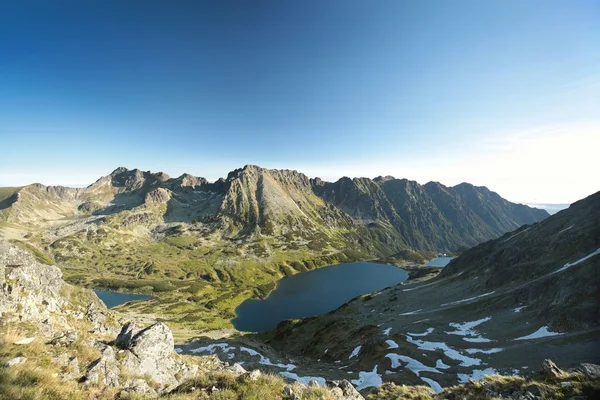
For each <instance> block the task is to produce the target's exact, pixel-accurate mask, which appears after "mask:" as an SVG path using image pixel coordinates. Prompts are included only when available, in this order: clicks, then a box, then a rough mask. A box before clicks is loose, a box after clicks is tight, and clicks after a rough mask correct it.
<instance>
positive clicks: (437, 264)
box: [425, 257, 455, 267]
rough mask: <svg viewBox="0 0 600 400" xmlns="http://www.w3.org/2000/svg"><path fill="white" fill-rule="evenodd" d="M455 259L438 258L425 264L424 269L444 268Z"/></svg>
mask: <svg viewBox="0 0 600 400" xmlns="http://www.w3.org/2000/svg"><path fill="white" fill-rule="evenodd" d="M454 258H455V257H438V258H434V259H433V260H431V261H429V262H428V263H427V264H425V266H426V267H445V266H446V265H448V264H449V263H450V261H452V259H454Z"/></svg>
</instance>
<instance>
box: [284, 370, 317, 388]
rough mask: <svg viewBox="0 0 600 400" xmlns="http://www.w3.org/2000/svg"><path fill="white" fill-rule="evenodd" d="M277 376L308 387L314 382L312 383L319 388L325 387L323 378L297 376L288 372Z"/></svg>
mask: <svg viewBox="0 0 600 400" xmlns="http://www.w3.org/2000/svg"><path fill="white" fill-rule="evenodd" d="M279 375H281V376H283V377H284V378H288V379H292V380H294V381H298V382H300V383H303V384H305V385H308V384H309V383H311V382H313V381H314V382H317V383H318V384H319V385H321V386H325V378H321V377H320V376H298V375H297V374H295V373H293V372H288V371H285V372H280V373H279Z"/></svg>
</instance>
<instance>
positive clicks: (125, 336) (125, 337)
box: [115, 321, 142, 349]
mask: <svg viewBox="0 0 600 400" xmlns="http://www.w3.org/2000/svg"><path fill="white" fill-rule="evenodd" d="M141 330H142V328H141V327H139V326H138V325H137V324H136V323H135V322H133V321H130V322H127V323H126V324H125V325H123V327H122V328H121V332H120V333H119V334H118V335H117V339H116V341H115V343H116V345H117V346H118V347H120V348H122V349H128V348H129V347H130V346H131V344H132V339H133V337H134V336H135V335H137V334H138V333H139V332H140V331H141Z"/></svg>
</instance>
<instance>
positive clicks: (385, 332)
mask: <svg viewBox="0 0 600 400" xmlns="http://www.w3.org/2000/svg"><path fill="white" fill-rule="evenodd" d="M391 330H392V328H387V329H384V330H383V334H384V335H385V336H390V331H391Z"/></svg>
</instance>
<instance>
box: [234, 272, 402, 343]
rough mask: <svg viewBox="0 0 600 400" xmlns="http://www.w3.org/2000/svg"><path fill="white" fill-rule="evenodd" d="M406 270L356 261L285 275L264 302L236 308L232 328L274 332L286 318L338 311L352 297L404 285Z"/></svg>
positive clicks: (245, 303) (255, 301)
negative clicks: (402, 283)
mask: <svg viewBox="0 0 600 400" xmlns="http://www.w3.org/2000/svg"><path fill="white" fill-rule="evenodd" d="M407 278H408V273H406V271H404V270H402V269H400V268H398V267H395V266H393V265H386V264H375V263H370V262H357V263H351V264H338V265H332V266H330V267H323V268H319V269H315V270H312V271H308V272H302V273H300V274H296V275H292V276H286V277H284V278H282V279H280V280H279V281H278V282H277V287H276V288H275V290H273V291H272V292H271V293H270V294H269V296H268V297H267V298H266V299H264V300H260V299H248V300H245V301H244V302H243V303H242V304H240V305H239V306H238V307H237V308H236V309H235V313H236V317H235V318H234V319H233V320H232V321H231V322H232V323H233V326H234V327H235V328H236V329H238V330H240V331H246V332H263V331H267V330H270V329H273V328H275V327H276V326H277V324H278V323H279V322H281V321H283V320H285V319H296V318H307V317H313V316H316V315H321V314H325V313H327V312H329V311H332V310H335V309H336V308H338V307H339V306H341V305H342V304H344V303H346V302H348V301H349V300H351V299H352V298H354V297H356V296H359V295H361V294H365V293H371V292H375V291H377V290H381V289H383V288H386V287H388V286H392V285H395V284H397V283H400V282H404V281H405V280H406V279H407Z"/></svg>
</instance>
